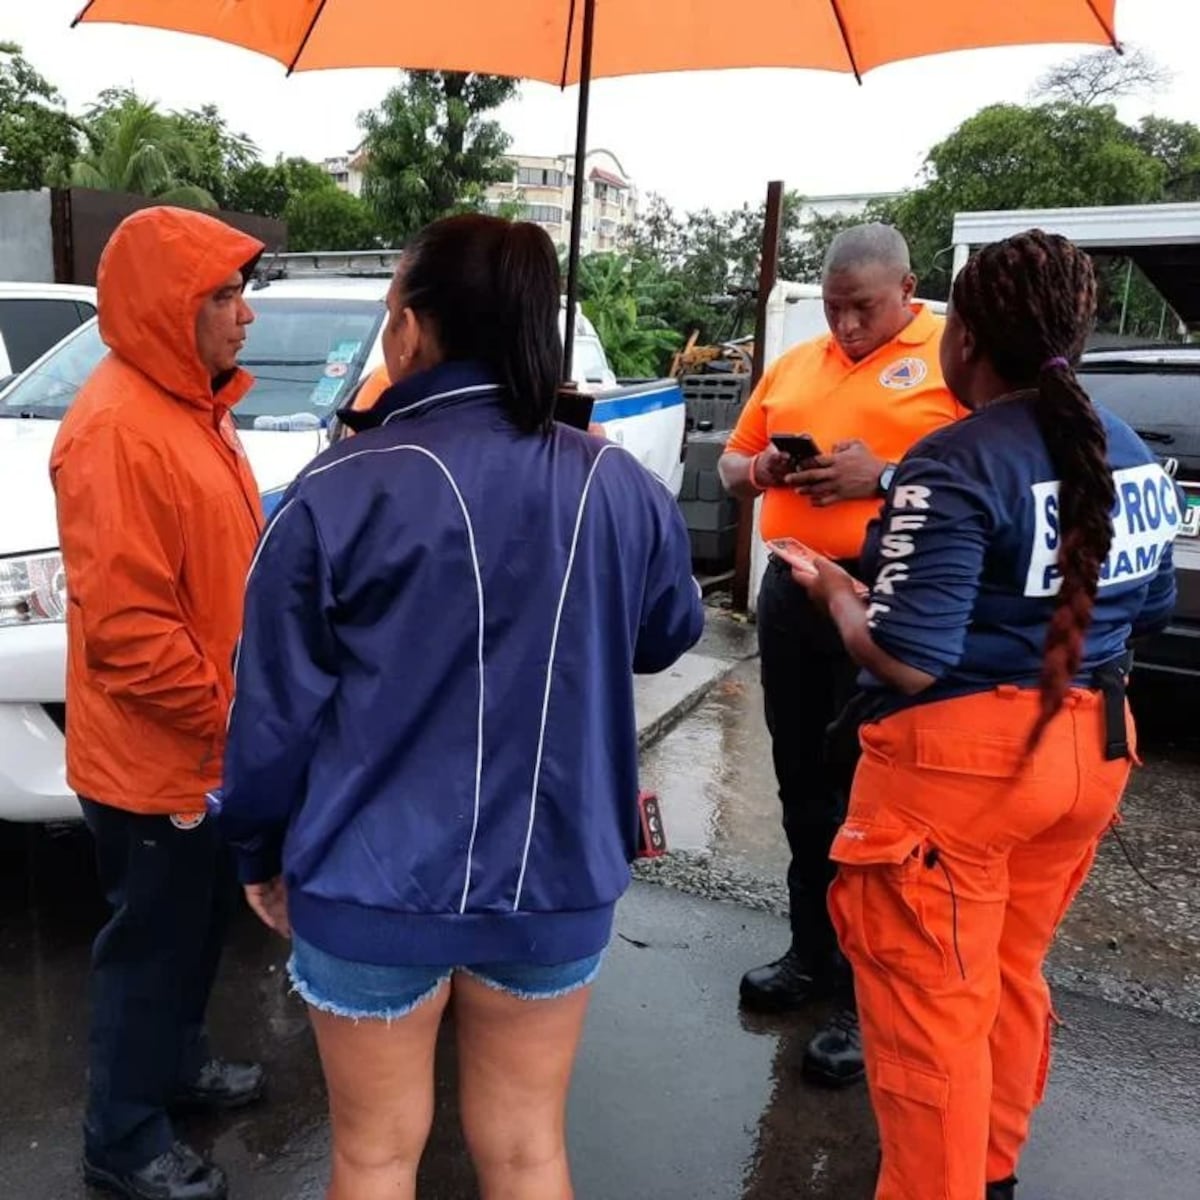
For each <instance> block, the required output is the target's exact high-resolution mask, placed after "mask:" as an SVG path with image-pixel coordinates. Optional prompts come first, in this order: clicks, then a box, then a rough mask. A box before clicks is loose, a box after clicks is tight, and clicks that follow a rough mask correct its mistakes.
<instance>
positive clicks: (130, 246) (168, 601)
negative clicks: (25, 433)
mask: <svg viewBox="0 0 1200 1200" xmlns="http://www.w3.org/2000/svg"><path fill="white" fill-rule="evenodd" d="M262 251H263V246H262V243H261V242H258V241H256V240H255V239H254V238H251V237H248V236H246V235H245V234H242V233H238V232H237V231H236V230H234V229H231V228H229V226H227V225H224V224H223V223H222V222H220V221H217V220H215V219H214V218H212V217H207V216H203V215H201V214H199V213H193V212H185V211H183V210H181V209H173V208H149V209H144V210H142V211H141V212H138V213H135V214H134V215H133V216H131V217H129V218H128V219H126V220H125V221H123V222H122V224H121V225H120V227H119V228H118V229H117V231H116V233H114V234H113V236H112V239H111V240H110V241H109V243H108V246H107V247H106V249H105V251H104V255H103V257H102V258H101V260H100V271H99V279H98V292H99V316H100V335H101V337H102V338H103V340H104V343H105V345H107V346H108V348H109V350H110V351H111V353H110V354H109V355H108V356H107V357H106V358H105V359H104V360H103V361H102V362H101V363H100V365H99V366H98V367H97V368H96V370H95V371H94V372H93V373H92V375H91V377H90V378H89V379H88V381H87V383H86V384H85V385H84V386H83V388H82V389H81V390H80V392H79V395H78V397H77V398H76V400H75V402H74V404H72V406H71V408H70V410H69V411H68V413H67V416H66V419H65V420H64V421H63V424H62V429H61V430H60V432H59V435H58V438H57V440H56V442H55V445H54V451H53V454H52V456H51V462H50V476H51V480H52V482H53V484H54V490H55V495H56V497H57V503H58V528H59V538H60V544H61V546H62V554H63V564H64V567H65V570H66V578H67V595H68V606H67V637H68V652H67V781H68V783H69V784H70V786H71V787H72V788H73V789H74V790H75V791H76V792H77V793H79V794H80V795H82V796H86V797H88V798H89V799H93V800H97V801H100V802H102V803H105V804H110V805H113V806H114V807H117V808H123V809H128V810H131V811H133V812H141V813H196V812H203V811H204V793H205V792H206V791H207V790H208V789H210V788H212V787H214V786H216V785H218V784H219V782H220V776H221V759H222V753H223V750H224V741H225V724H226V719H227V714H228V709H229V703H230V698H231V695H232V691H233V678H232V659H233V653H234V647H235V645H236V642H237V638H238V633H239V630H240V626H241V618H242V592H243V587H244V583H245V578H246V573H247V571H248V569H249V565H250V559H251V557H252V555H253V553H254V546H255V543H256V541H257V538H258V534H259V531H260V529H261V527H262V507H261V504H260V502H259V496H258V488H257V486H256V485H255V481H254V476H253V475H252V473H251V471H250V467H249V464H248V463H247V461H246V456H245V453H244V451H243V450H242V447H241V443H240V442H239V440H238V436H237V433H236V431H235V429H234V425H233V419H232V417H231V416H230V415H229V410H230V409H231V408H232V407H233V406H234V405H235V404H237V403H238V401H239V400H241V399H242V398H243V397H244V396H245V394H246V392H247V391H249V389H250V387H251V386H252V385H253V382H254V380H253V378H252V377H251V376H250V375H248V374H247V373H246V372H245V371H242V370H240V369H238V370H235V371H234V372H233V374H232V375H231V377H229V378H228V379H226V380H224V381H222V384H221V386H219V387H218V389H217V390H216V392H215V393H214V390H213V381H212V380H211V379H210V378H209V375H208V371H207V370H206V369H205V367H204V365H203V364H202V362H201V361H200V357H199V353H198V351H197V349H196V317H197V315H198V313H199V311H200V306H201V304H202V303H203V301H204V298H205V297H206V296H207V295H208V294H209V293H211V292H212V291H214V290H215V289H216V288H217V287H218V286H220V285H221V284H222V283H223V282H224V281H225V280H226V279H227V278H228V277H229V276H230V275H231V274H232V273H233V272H234V271H237V270H247V271H248V270H249V268H250V266H251V264H252V263H253V262H254V261H255V260H256V259H257V258H258V256H259V255H260V254H261V253H262Z"/></svg>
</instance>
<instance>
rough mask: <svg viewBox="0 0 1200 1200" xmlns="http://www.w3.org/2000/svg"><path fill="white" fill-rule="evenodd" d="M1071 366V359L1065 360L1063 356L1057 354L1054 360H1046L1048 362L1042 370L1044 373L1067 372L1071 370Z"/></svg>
mask: <svg viewBox="0 0 1200 1200" xmlns="http://www.w3.org/2000/svg"><path fill="white" fill-rule="evenodd" d="M1070 366H1071V360H1070V359H1069V358H1063V356H1062V355H1061V354H1056V355H1055V356H1054V357H1053V358H1048V359H1046V361H1045V362H1044V363H1042V370H1043V371H1054V370H1062V371H1066V370H1068V369H1069V368H1070Z"/></svg>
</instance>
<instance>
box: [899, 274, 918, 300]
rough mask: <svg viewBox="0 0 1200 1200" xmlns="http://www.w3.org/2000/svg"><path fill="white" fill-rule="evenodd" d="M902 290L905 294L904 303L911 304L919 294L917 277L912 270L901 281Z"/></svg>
mask: <svg viewBox="0 0 1200 1200" xmlns="http://www.w3.org/2000/svg"><path fill="white" fill-rule="evenodd" d="M900 292H901V294H902V295H903V296H904V303H905V304H911V303H912V299H913V297H914V296H915V295H916V294H917V277H916V276H915V275H914V274H913V273H912V272H911V271H909V273H908V274H907V275H905V276H904V278H903V279H902V280H901V281H900Z"/></svg>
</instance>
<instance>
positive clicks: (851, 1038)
mask: <svg viewBox="0 0 1200 1200" xmlns="http://www.w3.org/2000/svg"><path fill="white" fill-rule="evenodd" d="M804 1074H805V1076H806V1078H808V1079H809V1080H811V1081H812V1082H813V1083H819V1084H822V1085H824V1086H825V1087H834V1088H840V1087H847V1086H848V1085H849V1084H852V1083H858V1081H859V1080H860V1079H862V1078H863V1076H864V1075H865V1074H866V1067H865V1066H864V1065H863V1053H862V1032H861V1031H860V1029H859V1027H858V1013H857V1012H855V1011H854V1009H852V1008H839V1009H837V1010H836V1011H835V1012H834V1014H833V1016H831V1017H830V1018H829V1020H828V1021H826V1022H825V1025H824V1026H823V1028H821V1029H819V1030H818V1031H817V1033H816V1034H815V1035H814V1037H813V1039H812V1041H810V1042H809V1043H808V1048H807V1049H806V1050H805V1052H804ZM989 1200H990V1198H989Z"/></svg>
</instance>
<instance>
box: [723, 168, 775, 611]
mask: <svg viewBox="0 0 1200 1200" xmlns="http://www.w3.org/2000/svg"><path fill="white" fill-rule="evenodd" d="M782 235H783V181H782V180H775V181H774V182H773V183H770V184H768V185H767V214H766V220H765V221H764V222H763V242H762V261H761V263H760V265H759V268H758V302H757V304H756V306H755V319H754V363H753V365H752V366H751V369H750V386H751V387H756V386H757V385H758V381H759V380H760V379H761V378H762V374H763V371H764V370H765V369H766V365H767V364H766V353H767V303H768V301H769V300H770V299H771V292H772V290H773V289H774V287H775V280H776V276H777V275H778V273H779V242H780V239H781V237H782ZM753 545H754V501H753V500H742V501H741V502H740V505H739V508H738V534H737V558H736V560H735V562H734V569H733V607H734V609H735V610H736V611H737V612H745V611H746V609H747V608H748V607H749V603H750V561H751V558H752V549H753Z"/></svg>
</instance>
